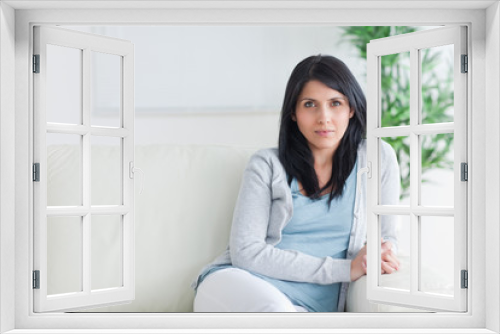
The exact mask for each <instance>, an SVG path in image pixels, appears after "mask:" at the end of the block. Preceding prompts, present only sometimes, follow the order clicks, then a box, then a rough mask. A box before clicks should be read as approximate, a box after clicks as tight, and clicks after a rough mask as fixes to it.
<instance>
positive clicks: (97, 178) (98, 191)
mask: <svg viewBox="0 0 500 334" xmlns="http://www.w3.org/2000/svg"><path fill="white" fill-rule="evenodd" d="M121 142H122V139H121V138H116V137H103V136H92V138H91V146H92V205H121V204H122V196H121V195H122V157H121Z"/></svg>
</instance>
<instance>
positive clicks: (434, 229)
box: [367, 26, 468, 311]
mask: <svg viewBox="0 0 500 334" xmlns="http://www.w3.org/2000/svg"><path fill="white" fill-rule="evenodd" d="M436 48H439V49H442V50H445V51H446V52H445V53H447V54H449V55H450V56H449V60H450V65H449V71H448V70H446V69H443V68H438V67H437V66H434V65H433V63H435V62H434V60H433V59H432V50H433V49H436ZM367 50H368V52H367V58H368V59H367V61H368V72H367V75H368V77H367V79H368V87H369V89H368V128H367V139H368V163H369V164H370V163H371V174H370V175H369V177H368V195H367V196H368V198H367V203H368V226H367V228H368V288H367V291H368V299H370V300H372V301H374V302H377V303H387V304H395V305H402V306H408V307H415V308H421V309H427V310H442V311H466V310H467V303H466V298H467V293H466V292H467V290H466V287H467V198H466V196H467V182H466V181H467V177H468V175H467V161H468V160H467V126H466V113H467V91H466V89H467V87H466V85H467V74H466V73H467V70H468V69H467V46H466V28H465V27H458V26H455V27H445V28H439V29H432V30H427V31H422V32H416V33H411V34H405V35H399V36H395V37H389V38H384V39H380V40H373V41H371V42H370V43H369V45H368V49H367ZM387 59H389V60H390V61H389V62H400V63H401V66H399V67H398V68H399V69H400V72H398V74H397V76H398V78H399V79H398V84H397V85H395V86H393V87H385V86H384V76H385V75H386V74H387V71H390V69H389V68H384V64H386V63H387V61H385V60H387ZM441 63H442V62H441ZM438 66H446V64H444V65H443V64H441V65H438ZM438 71H441V73H445V74H444V76H443V75H442V74H436V73H437V72H438ZM432 76H435V77H434V79H436V80H434V82H436V83H437V84H435V85H428V84H426V81H428V78H429V77H432ZM436 76H437V77H436ZM443 82H447V83H448V86H447V87H448V88H450V87H451V89H441V88H440V87H441V86H439V84H440V83H443ZM441 94H453V99H452V101H453V104H452V105H447V106H443V108H445V109H446V110H445V112H444V113H441V114H442V115H445V117H441V118H436V117H434V116H433V115H432V113H430V112H429V109H428V105H429V103H438V101H439V98H440V96H441ZM401 99H406V100H409V105H410V108H409V110H401V109H398V110H399V111H398V112H403V113H406V114H405V115H403V116H401V115H394V110H396V109H397V108H393V104H394V103H398V101H400V100H401ZM395 120H397V121H395ZM382 141H386V142H388V143H389V144H391V145H392V146H393V148H395V149H396V146H398V145H399V144H400V143H405V145H406V147H407V148H408V149H409V150H408V151H409V152H407V156H406V157H407V161H406V162H405V161H401V160H402V159H401V156H400V155H398V158H399V159H400V161H399V163H400V168H401V173H402V174H405V173H406V174H407V173H409V180H410V182H409V189H408V196H409V198H408V201H407V202H406V203H403V202H401V203H400V204H399V205H394V204H393V203H391V205H388V204H387V203H384V194H383V193H382V191H381V187H380V184H381V175H382V170H383V168H384V166H383V164H382V163H381V145H382V144H381V142H382ZM403 146H404V145H403ZM443 154H446V155H447V161H444V162H443V163H442V164H441V165H440V169H441V170H440V171H439V172H438V173H437V175H438V177H440V178H447V177H449V178H450V180H451V181H450V184H451V188H452V190H453V191H451V192H450V193H448V194H446V195H439V196H436V194H433V193H435V192H436V191H432V190H430V188H428V183H427V182H425V181H426V180H425V177H424V176H425V175H426V174H425V173H426V172H427V166H428V165H429V164H428V161H430V160H432V159H434V158H436V156H440V157H442V155H443ZM405 166H406V167H405ZM405 169H406V170H405ZM384 215H390V216H397V219H399V224H400V230H402V231H406V235H407V237H406V238H403V240H400V249H401V246H402V245H401V243H406V245H407V246H408V254H407V256H408V257H409V260H408V262H407V263H408V265H409V267H410V270H409V273H410V274H409V277H408V279H407V280H406V283H405V284H403V285H401V284H399V285H397V286H395V285H391V281H390V279H388V276H391V275H382V274H381V269H380V268H381V263H380V261H381V260H380V252H381V249H380V240H381V234H380V224H381V221H382V217H383V216H384ZM435 236H438V237H439V239H438V240H439V242H431V240H432V239H433V238H434V237H435ZM436 259H437V260H439V261H437V260H436Z"/></svg>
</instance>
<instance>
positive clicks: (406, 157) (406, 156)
mask: <svg viewBox="0 0 500 334" xmlns="http://www.w3.org/2000/svg"><path fill="white" fill-rule="evenodd" d="M382 141H383V142H385V143H387V144H389V145H390V146H391V147H392V148H393V149H394V152H395V153H396V157H397V160H398V164H399V174H400V189H399V191H400V202H399V203H385V201H384V200H383V198H384V194H382V193H381V196H382V198H381V200H380V204H381V205H387V204H391V205H395V204H396V205H410V138H409V137H384V138H382ZM380 145H383V143H382V142H381V143H380ZM380 154H382V150H381V149H380ZM384 168H386V166H385V165H384V160H383V157H382V156H381V157H380V172H379V178H380V184H382V175H383V171H384ZM382 191H383V190H382V189H381V192H382Z"/></svg>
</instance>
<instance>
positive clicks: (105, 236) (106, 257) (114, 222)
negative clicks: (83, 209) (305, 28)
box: [91, 215, 123, 290]
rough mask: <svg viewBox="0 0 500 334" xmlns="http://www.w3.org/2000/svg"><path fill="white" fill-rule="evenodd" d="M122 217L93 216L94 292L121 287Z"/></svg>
mask: <svg viewBox="0 0 500 334" xmlns="http://www.w3.org/2000/svg"><path fill="white" fill-rule="evenodd" d="M122 239H123V232H122V216H120V215H102V216H101V215H93V216H92V260H91V261H92V290H96V289H105V288H113V287H121V286H123V283H122V281H123V280H122V262H123V261H122V258H123V256H122V247H123V246H122Z"/></svg>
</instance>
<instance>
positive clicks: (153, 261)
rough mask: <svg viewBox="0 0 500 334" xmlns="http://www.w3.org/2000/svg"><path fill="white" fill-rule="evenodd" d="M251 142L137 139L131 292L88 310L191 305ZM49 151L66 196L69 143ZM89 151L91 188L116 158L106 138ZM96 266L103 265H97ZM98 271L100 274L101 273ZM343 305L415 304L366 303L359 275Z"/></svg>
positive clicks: (220, 237)
mask: <svg viewBox="0 0 500 334" xmlns="http://www.w3.org/2000/svg"><path fill="white" fill-rule="evenodd" d="M255 150H256V149H255V148H244V147H229V146H209V145H207V146H194V145H186V146H182V145H150V146H138V147H136V151H135V152H136V153H135V154H136V160H135V166H136V167H139V168H141V169H142V170H143V171H144V173H145V181H144V191H143V193H142V194H139V189H140V182H141V176H140V175H138V174H136V175H137V177H136V185H135V189H136V194H135V195H136V207H135V208H136V214H135V233H136V242H135V244H136V257H135V259H136V261H135V264H136V275H135V277H136V298H135V300H134V301H133V302H131V303H129V304H125V305H118V306H109V307H103V308H97V309H93V310H91V311H92V312H191V311H192V301H193V298H194V291H193V290H192V289H191V287H190V284H191V281H192V280H193V279H194V278H195V277H196V275H197V273H198V272H199V270H200V269H201V268H202V267H203V266H204V265H205V264H207V263H209V262H210V261H212V259H214V258H215V257H216V256H217V255H218V254H220V253H221V252H222V251H223V250H224V249H225V248H226V245H227V242H228V236H229V230H230V226H231V219H232V213H233V207H234V204H235V201H236V198H237V194H238V190H239V186H240V181H241V175H242V172H243V170H244V168H245V166H246V163H247V161H248V159H249V158H250V156H251V155H252V153H253V152H255ZM48 153H49V154H48V155H49V160H50V161H49V166H51V167H50V169H49V171H48V174H49V190H50V191H49V194H48V196H49V198H52V199H54V198H57V197H61V196H67V194H66V191H65V189H64V187H65V186H64V185H65V184H67V182H66V181H68V178H70V176H69V174H68V173H66V172H65V170H71V168H61V166H63V165H68V164H71V159H72V158H71V154H73V155H74V154H75V153H74V148H71V147H69V146H52V147H49V152H48ZM73 157H74V156H73ZM92 158H93V161H92V164H93V166H94V167H96V168H93V171H94V173H95V175H94V176H95V177H94V178H93V179H94V180H96V181H95V182H93V184H92V187H93V188H96V189H94V190H97V189H100V187H101V188H102V187H103V185H102V182H99V180H104V179H106V178H107V177H114V176H113V175H116V174H117V173H118V170H116V169H113V168H109V165H110V164H109V162H110V161H116V159H117V158H118V150H117V149H115V148H110V147H107V146H102V147H95V148H94V149H93V153H92ZM113 159H114V160H113ZM105 166H107V167H106V168H105ZM101 190H102V191H97V192H94V191H93V193H94V194H100V195H102V194H105V193H106V191H105V189H101ZM100 200H101V201H105V200H106V199H105V198H101V199H100ZM116 242H118V239H117V238H115V239H113V240H111V239H110V240H109V246H110V248H111V243H116ZM51 247H52V248H51ZM54 247H55V246H51V245H49V250H48V251H49V256H52V257H57V256H61V252H60V250H58V249H56V248H54ZM99 253H102V254H103V258H101V260H102V261H103V263H105V262H106V261H105V257H106V254H107V252H106V251H105V249H103V250H102V252H99ZM67 255H68V254H66V256H67ZM73 256H78V254H74V255H73ZM55 261H57V258H56V259H55ZM405 261H406V262H405ZM102 268H107V267H106V266H105V265H103V266H102ZM102 270H103V271H106V270H107V269H102ZM408 270H409V266H408V265H407V260H404V259H403V266H402V269H401V271H400V272H398V273H397V274H395V275H390V276H392V277H390V279H391V280H392V285H393V286H397V285H398V284H404V282H405V281H407V280H408ZM51 274H52V273H50V272H49V275H51ZM56 274H57V273H54V275H56ZM60 274H61V273H59V274H58V275H59V276H60ZM74 274H75V273H70V272H67V273H64V275H74ZM100 276H101V277H106V273H105V272H104V273H103V275H100ZM110 276H111V275H110ZM110 279H111V278H110ZM388 279H389V277H388ZM49 282H54V283H53V284H64V283H63V282H62V281H60V280H59V281H58V280H57V279H49ZM398 282H399V283H398ZM49 289H50V288H49ZM347 311H349V312H405V311H415V310H410V309H404V308H399V307H394V306H388V305H380V304H371V303H369V302H368V301H367V300H366V280H365V278H362V279H360V280H358V281H357V282H355V283H353V284H351V287H350V290H349V294H348V297H347Z"/></svg>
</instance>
